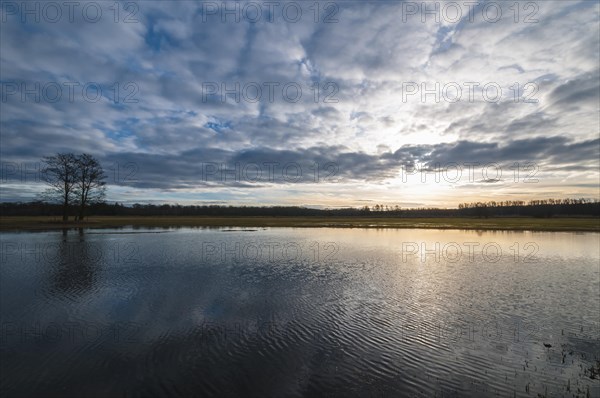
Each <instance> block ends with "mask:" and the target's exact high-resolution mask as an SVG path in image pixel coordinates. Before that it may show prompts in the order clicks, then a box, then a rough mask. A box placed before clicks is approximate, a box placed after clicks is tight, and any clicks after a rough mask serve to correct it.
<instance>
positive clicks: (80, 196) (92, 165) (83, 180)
mask: <svg viewBox="0 0 600 398" xmlns="http://www.w3.org/2000/svg"><path fill="white" fill-rule="evenodd" d="M75 161H76V178H75V194H76V196H77V198H76V201H77V203H78V205H79V217H78V218H79V220H83V217H84V216H85V208H86V206H88V205H89V204H92V203H97V202H100V201H102V200H104V197H105V195H106V182H104V179H105V178H106V174H104V170H103V169H102V165H101V164H100V162H99V161H98V160H97V159H96V158H94V157H93V156H92V155H89V154H87V153H84V154H81V155H80V156H77V158H76V160H75Z"/></svg>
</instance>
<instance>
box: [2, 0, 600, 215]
mask: <svg viewBox="0 0 600 398" xmlns="http://www.w3.org/2000/svg"><path fill="white" fill-rule="evenodd" d="M1 13H2V14H1V22H0V83H1V86H2V87H1V88H2V98H1V102H0V107H1V108H0V133H1V134H0V155H1V161H2V181H1V183H2V190H1V195H0V200H2V201H28V200H32V199H35V198H36V195H37V194H38V193H39V192H40V191H41V190H43V188H44V186H43V184H42V183H41V181H40V178H39V175H40V170H41V169H42V166H41V163H40V159H41V158H42V157H43V156H47V155H51V154H54V153H58V152H74V153H89V154H92V155H94V156H95V157H97V158H98V159H99V160H100V161H101V163H102V165H103V166H104V169H105V171H106V173H107V180H106V181H107V184H108V190H107V200H108V201H110V202H114V201H118V202H122V203H126V204H130V203H135V202H138V203H179V204H231V205H302V206H312V207H339V206H360V207H362V206H365V205H367V206H373V205H375V204H386V205H391V206H395V205H398V206H401V207H425V206H427V207H430V206H435V207H456V206H457V205H458V204H459V203H462V202H473V201H487V200H496V201H498V200H517V199H518V200H529V199H541V198H565V197H575V198H594V199H598V198H599V197H600V191H599V189H600V188H599V186H600V171H599V167H600V163H599V162H600V161H599V158H600V116H599V115H600V52H599V51H600V43H599V37H600V31H599V27H600V22H599V21H600V15H599V13H600V2H598V1H565V0H561V1H521V2H513V1H507V2H505V1H495V2H494V1H479V2H477V1H458V2H445V1H444V2H420V1H419V2H401V1H331V2H329V1H325V2H314V1H304V2H303V1H296V2H284V1H279V2H267V1H264V2H263V1H257V2H253V1H251V2H220V1H219V2H192V1H139V2H113V1H96V2H94V1H92V2H85V1H77V2H75V3H64V2H50V3H47V2H35V1H32V2H28V3H22V2H5V1H3V2H2V8H1Z"/></svg>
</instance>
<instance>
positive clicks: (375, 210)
mask: <svg viewBox="0 0 600 398" xmlns="http://www.w3.org/2000/svg"><path fill="white" fill-rule="evenodd" d="M0 210H1V213H2V215H3V216H34V215H39V216H61V215H63V206H62V205H61V204H53V203H48V202H46V201H42V200H40V201H35V202H27V203H0ZM75 210H76V208H72V209H71V211H72V212H75ZM87 214H89V215H98V216H228V217H240V216H263V217H265V216H266V217H269V216H273V217H275V216H296V217H312V216H319V217H327V216H338V217H568V216H574V217H590V216H592V217H600V202H599V201H597V200H589V199H548V200H531V201H529V202H525V201H503V202H494V201H491V202H474V203H463V204H461V205H459V207H458V208H457V209H439V208H412V209H402V208H400V207H399V206H388V205H375V206H372V207H369V206H364V207H362V208H351V207H350V208H341V209H314V208H307V207H299V206H269V207H261V206H220V205H190V206H182V205H178V204H162V205H155V204H137V203H136V204H134V205H131V206H125V205H123V204H120V203H113V204H109V203H106V202H98V201H95V202H93V203H90V204H89V205H88V207H87Z"/></svg>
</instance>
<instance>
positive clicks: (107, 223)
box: [0, 216, 600, 232]
mask: <svg viewBox="0 0 600 398" xmlns="http://www.w3.org/2000/svg"><path fill="white" fill-rule="evenodd" d="M127 226H134V227H298V228H309V227H311V228H321V227H336V228H441V229H477V230H517V231H524V230H527V231H593V232H600V219H598V218H391V217H389V218H362V217H360V218H359V217H183V216H182V217H148V216H138V217H131V216H130V217H120V216H115V217H113V216H98V217H89V219H86V220H85V221H84V222H81V223H79V222H73V221H71V222H69V223H66V224H64V223H62V221H61V220H60V218H59V217H1V218H0V230H2V231H11V230H12V231H14V230H50V229H61V228H81V227H84V228H114V227H127Z"/></svg>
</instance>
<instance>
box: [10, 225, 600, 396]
mask: <svg viewBox="0 0 600 398" xmlns="http://www.w3.org/2000/svg"><path fill="white" fill-rule="evenodd" d="M0 237H1V249H2V251H1V268H0V310H1V315H2V320H1V325H2V329H1V342H0V378H1V391H0V393H1V394H2V396H6V397H13V396H23V397H25V396H27V397H35V396H73V397H75V396H77V397H80V396H92V397H93V396H97V397H107V396H111V397H114V396H159V395H169V396H192V395H193V396H198V395H202V396H227V397H233V396H244V397H247V396H257V397H301V396H306V397H314V396H329V397H398V396H413V397H421V396H422V397H432V396H438V397H442V396H443V397H446V396H461V397H462V396H472V397H482V396H501V397H515V396H516V397H532V396H533V397H537V396H545V397H562V396H565V397H572V396H576V397H577V396H579V397H597V396H600V384H599V383H600V381H599V380H600V379H599V377H600V376H599V375H598V371H599V366H600V362H599V360H600V325H599V312H600V266H599V262H600V234H597V233H568V232H511V231H501V232H500V231H498V232H494V231H460V230H444V231H442V230H422V229H338V228H318V229H311V228H303V229H295V228H212V229H199V228H179V229H169V228H165V229H162V228H154V229H150V228H138V229H130V228H125V229H105V230H101V229H85V230H80V231H76V230H72V231H68V232H64V233H63V232H61V231H53V232H21V233H18V232H15V233H2V234H1V235H0Z"/></svg>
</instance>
